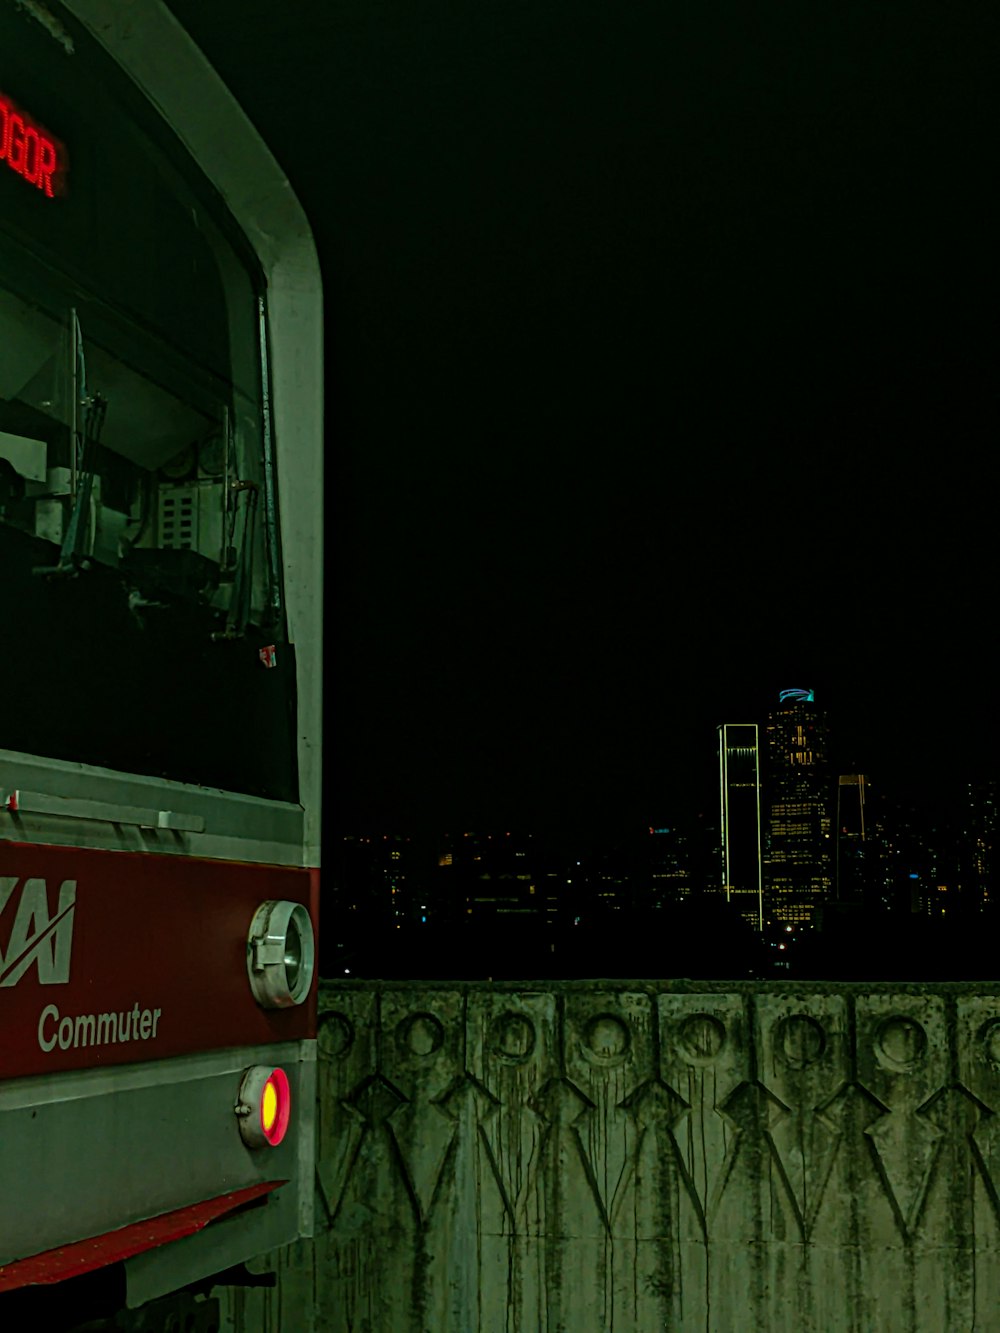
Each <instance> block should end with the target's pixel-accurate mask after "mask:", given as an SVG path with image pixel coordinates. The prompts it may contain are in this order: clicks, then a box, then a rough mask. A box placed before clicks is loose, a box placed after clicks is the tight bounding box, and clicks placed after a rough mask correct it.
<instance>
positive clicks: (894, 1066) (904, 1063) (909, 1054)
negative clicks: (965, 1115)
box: [856, 994, 950, 1236]
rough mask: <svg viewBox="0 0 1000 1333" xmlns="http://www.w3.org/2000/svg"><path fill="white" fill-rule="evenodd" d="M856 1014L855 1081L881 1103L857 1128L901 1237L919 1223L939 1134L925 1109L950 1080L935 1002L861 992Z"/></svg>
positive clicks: (941, 1014) (939, 1008)
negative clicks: (876, 1115)
mask: <svg viewBox="0 0 1000 1333" xmlns="http://www.w3.org/2000/svg"><path fill="white" fill-rule="evenodd" d="M856 1013H857V1023H858V1044H857V1065H858V1076H859V1080H860V1082H861V1083H862V1084H863V1086H864V1087H866V1088H867V1090H868V1091H869V1092H871V1093H872V1094H873V1095H874V1097H875V1099H876V1100H877V1101H878V1102H880V1103H881V1104H882V1105H883V1106H884V1107H885V1111H884V1113H883V1115H882V1116H881V1118H880V1119H879V1120H877V1121H876V1122H875V1123H874V1124H872V1125H869V1127H868V1128H867V1129H866V1130H865V1131H864V1132H865V1134H866V1135H867V1136H868V1138H869V1140H870V1141H871V1144H872V1147H873V1149H874V1152H875V1157H876V1161H877V1164H878V1168H879V1174H880V1176H881V1179H882V1182H883V1184H884V1186H885V1190H886V1194H887V1196H888V1198H889V1201H890V1204H891V1205H892V1209H893V1212H894V1213H895V1216H896V1220H897V1222H898V1224H899V1227H900V1229H901V1231H902V1232H903V1234H904V1235H906V1236H909V1235H912V1234H913V1233H914V1231H915V1229H916V1227H917V1226H918V1224H919V1221H920V1216H921V1212H922V1209H923V1207H924V1203H925V1200H926V1197H927V1192H928V1189H929V1188H930V1185H931V1180H932V1176H933V1172H934V1167H935V1163H936V1161H937V1158H938V1153H939V1151H940V1148H941V1140H942V1137H943V1132H942V1130H941V1129H940V1128H939V1127H938V1126H937V1125H936V1124H935V1123H934V1121H933V1119H932V1118H931V1117H930V1116H928V1114H927V1107H928V1105H929V1104H930V1103H931V1101H932V1099H933V1098H934V1096H935V1095H936V1094H939V1093H940V1092H941V1091H942V1089H943V1088H944V1087H945V1086H946V1085H947V1084H948V1083H949V1081H950V1079H949V1072H950V1070H949V1060H948V1050H947V1034H946V1029H945V1021H944V1009H943V1004H942V1002H941V1000H940V999H939V998H937V997H930V996H921V997H919V998H918V997H916V996H895V995H891V994H888V995H886V994H880V995H861V996H859V997H858V1000H857V1007H856Z"/></svg>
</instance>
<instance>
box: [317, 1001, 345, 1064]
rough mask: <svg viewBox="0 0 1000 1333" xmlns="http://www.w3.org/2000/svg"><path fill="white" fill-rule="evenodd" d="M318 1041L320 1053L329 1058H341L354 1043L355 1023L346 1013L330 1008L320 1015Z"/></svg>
mask: <svg viewBox="0 0 1000 1333" xmlns="http://www.w3.org/2000/svg"><path fill="white" fill-rule="evenodd" d="M316 1043H317V1045H318V1046H319V1052H320V1055H325V1056H326V1057H327V1059H329V1060H336V1059H339V1058H340V1057H341V1056H343V1055H346V1054H347V1052H348V1051H349V1050H350V1049H351V1047H352V1046H353V1045H354V1024H353V1023H352V1022H351V1020H350V1019H349V1018H348V1017H347V1015H346V1014H340V1013H338V1012H337V1011H336V1010H335V1009H328V1010H327V1011H326V1013H325V1014H320V1016H319V1032H318V1033H317V1037H316Z"/></svg>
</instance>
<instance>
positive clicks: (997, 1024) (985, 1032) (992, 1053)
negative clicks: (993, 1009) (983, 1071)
mask: <svg viewBox="0 0 1000 1333" xmlns="http://www.w3.org/2000/svg"><path fill="white" fill-rule="evenodd" d="M979 1035H980V1038H981V1039H982V1043H983V1054H984V1055H985V1056H986V1059H987V1060H989V1062H990V1064H992V1065H995V1066H996V1067H997V1068H998V1069H1000V1018H991V1019H990V1021H989V1022H988V1023H984V1024H983V1026H982V1027H981V1028H980V1029H979Z"/></svg>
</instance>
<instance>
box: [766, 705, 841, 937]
mask: <svg viewBox="0 0 1000 1333" xmlns="http://www.w3.org/2000/svg"><path fill="white" fill-rule="evenodd" d="M766 747H767V765H766V769H765V777H766V791H767V804H768V819H767V840H766V852H765V882H766V891H767V903H768V911H769V915H770V916H771V917H772V918H773V919H774V920H776V921H784V922H789V923H795V922H800V921H801V922H808V921H809V920H810V919H811V918H812V915H813V913H814V911H815V910H816V908H817V907H819V906H820V904H822V903H824V902H827V901H829V899H830V898H831V896H832V892H833V870H834V845H835V844H834V841H833V839H832V837H831V832H832V822H833V821H832V815H833V789H832V786H831V781H830V774H829V757H828V750H829V737H828V726H827V720H826V714H825V713H824V712H823V711H822V709H818V708H817V707H816V702H815V699H814V697H813V692H812V690H782V691H781V693H780V695H779V697H778V707H777V708H775V709H774V710H773V711H772V712H771V713H769V714H768V719H767V729H766Z"/></svg>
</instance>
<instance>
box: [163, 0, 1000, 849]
mask: <svg viewBox="0 0 1000 1333" xmlns="http://www.w3.org/2000/svg"><path fill="white" fill-rule="evenodd" d="M171 7H172V8H173V9H174V11H175V12H176V13H177V14H178V16H179V17H180V18H181V20H182V21H183V22H184V23H185V24H186V26H187V27H188V28H189V30H190V31H191V32H192V34H193V35H194V37H195V38H196V40H198V41H199V43H200V44H201V45H202V46H203V48H204V49H205V51H206V52H207V53H208V55H209V58H210V59H211V60H212V62H213V63H214V64H215V65H216V67H217V68H218V70H219V71H220V73H221V74H222V76H223V77H224V78H225V79H226V80H227V82H228V83H229V84H230V86H231V87H232V88H233V90H234V92H235V93H236V95H237V97H238V98H239V99H240V101H241V102H242V103H243V105H244V107H245V108H246V110H247V112H248V113H249V115H250V116H251V118H252V119H253V120H254V121H255V122H256V123H257V125H258V126H259V127H260V129H261V131H262V133H263V134H264V137H265V138H266V139H267V141H268V142H269V144H270V146H271V148H272V150H273V151H274V153H275V155H276V156H277V158H278V159H279V161H280V162H281V163H282V165H283V166H284V167H285V169H286V171H287V172H288V175H289V177H290V179H291V181H292V183H293V185H294V186H295V188H296V190H297V192H298V194H299V196H300V198H301V200H302V202H303V205H304V207H305V209H306V211H307V213H308V215H309V217H310V218H311V221H312V224H313V228H314V231H315V235H316V240H317V245H318V248H319V253H320V259H321V263H322V266H323V271H324V281H325V296H326V303H327V307H326V308H327V355H328V366H329V376H328V383H327V394H328V405H327V435H326V450H327V463H328V477H329V497H328V514H329V525H328V533H329V537H328V591H329V599H328V625H327V645H328V653H327V656H328V663H329V665H328V691H327V696H326V697H327V710H328V719H327V721H328V733H327V755H328V765H327V767H328V784H327V810H328V815H329V820H330V827H331V830H332V831H335V832H338V831H339V832H346V831H362V830H379V831H386V830H389V831H407V830H419V829H437V830H449V829H450V830H454V829H459V828H479V829H482V828H494V829H497V828H505V827H517V828H521V829H535V830H540V829H544V828H551V827H556V826H577V827H581V828H582V827H587V826H591V827H593V826H594V825H596V824H602V825H603V824H609V825H611V824H617V825H622V826H624V825H627V824H630V823H631V824H635V825H645V824H647V823H654V822H660V821H662V820H664V819H667V818H670V817H671V816H672V815H673V814H674V813H675V811H678V810H681V809H684V810H693V809H699V808H713V803H714V801H715V788H714V785H713V783H714V774H715V748H714V747H715V727H716V725H717V723H719V722H721V721H743V720H747V719H759V720H763V715H764V713H765V712H766V710H767V708H768V707H769V706H770V704H771V703H772V702H773V701H774V700H775V699H776V696H777V691H778V690H779V689H780V688H783V687H786V686H812V687H814V688H815V689H816V692H817V698H818V700H819V701H820V702H822V703H824V704H825V705H826V706H827V707H828V708H829V709H830V712H831V715H832V720H833V724H834V734H835V737H836V738H837V740H838V741H839V743H840V762H841V763H842V765H843V768H844V769H845V771H846V770H848V769H854V768H855V767H859V768H861V769H863V770H864V771H866V772H868V773H869V775H870V776H871V777H872V779H873V780H874V781H875V783H876V785H877V786H878V787H881V788H882V789H883V790H887V791H888V790H893V791H896V790H898V791H899V792H900V794H903V795H908V796H920V795H924V794H926V795H927V796H928V798H930V799H932V800H934V801H936V800H939V799H946V798H947V797H948V796H949V795H954V793H955V792H956V791H957V790H958V786H959V784H961V783H962V782H963V781H964V780H965V778H966V777H967V776H968V775H969V774H970V773H972V772H974V771H975V772H981V771H992V772H995V771H996V744H997V740H996V737H997V721H998V708H997V702H996V690H995V684H994V680H995V666H994V657H995V650H994V646H993V644H994V639H995V637H996V632H995V629H994V623H995V620H996V605H997V598H996V594H995V589H996V561H995V558H994V552H995V549H996V544H997V541H996V531H997V523H996V518H995V514H996V510H997V498H996V497H997V483H996V473H997V468H996V464H995V462H994V459H995V455H996V442H997V366H998V357H997V352H998V347H997V332H996V320H997V315H996V309H997V287H998V284H997V263H996V249H997V237H998V235H1000V230H998V226H997V222H998V217H997V213H998V209H997V190H996V184H995V182H996V170H997V168H996V140H995V126H996V124H997V123H998V120H997V110H998V108H997V98H996V92H995V87H996V76H995V71H996V68H997V57H998V55H1000V49H998V48H1000V41H998V18H997V11H996V9H995V7H992V6H988V5H986V4H985V3H977V2H976V0H906V3H893V0H887V2H886V3H879V4H872V3H871V0H846V2H844V0H842V2H841V3H838V4H830V3H823V4H810V5H805V4H801V3H778V2H777V0H766V3H765V4H764V5H763V6H752V5H751V6H748V5H746V4H745V3H736V2H735V0H723V2H722V3H716V4H713V5H706V4H705V3H703V2H702V0H698V2H697V3H695V2H694V0H691V2H690V3H684V4H681V3H664V0H657V2H656V3H650V2H647V0H630V2H629V3H623V4H619V5H609V4H607V3H600V4H598V3H591V2H590V0H582V2H581V0H574V3H572V4H570V3H569V2H568V0H532V3H530V4H529V3H525V2H523V0H475V2H474V3H471V4H467V5H456V4H445V3H443V2H442V0H427V2H425V3H415V0H382V2H381V3H378V2H375V0H349V3H343V0H332V2H331V3H328V4H319V3H298V4H286V5H281V6H278V5H275V4H273V3H264V0H240V2H239V3H236V0H216V2H215V3H212V4H205V3H204V0H172V4H171Z"/></svg>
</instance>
